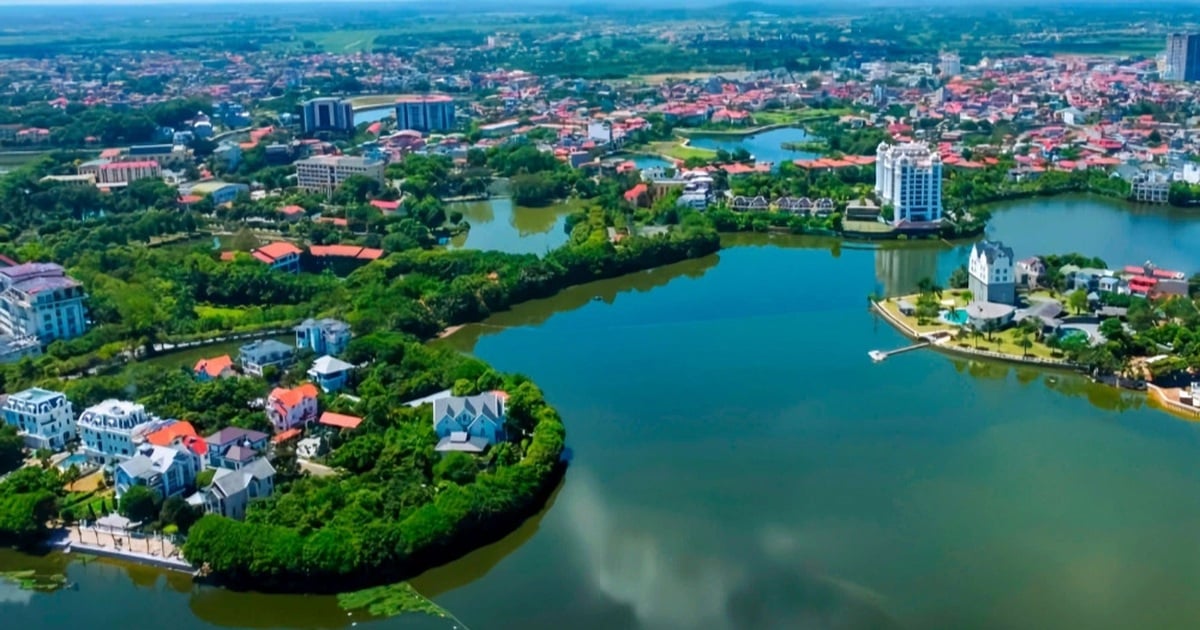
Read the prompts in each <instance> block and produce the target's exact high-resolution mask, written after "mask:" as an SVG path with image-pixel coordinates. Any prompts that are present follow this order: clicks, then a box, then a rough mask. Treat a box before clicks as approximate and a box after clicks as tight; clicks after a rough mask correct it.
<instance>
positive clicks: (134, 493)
mask: <svg viewBox="0 0 1200 630" xmlns="http://www.w3.org/2000/svg"><path fill="white" fill-rule="evenodd" d="M161 509H162V496H160V495H159V494H158V492H157V491H156V490H151V489H150V488H147V487H146V486H133V487H132V488H130V489H128V490H126V491H125V494H123V495H122V496H121V503H120V506H119V507H118V510H119V511H120V512H121V515H122V516H124V517H126V518H128V519H129V520H131V521H136V522H139V523H149V522H150V521H153V520H154V519H155V518H157V517H158V513H159V510H161Z"/></svg>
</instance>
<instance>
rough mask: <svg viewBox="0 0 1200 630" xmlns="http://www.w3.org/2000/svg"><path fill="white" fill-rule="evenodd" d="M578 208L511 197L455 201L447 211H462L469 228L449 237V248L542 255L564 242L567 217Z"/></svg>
mask: <svg viewBox="0 0 1200 630" xmlns="http://www.w3.org/2000/svg"><path fill="white" fill-rule="evenodd" d="M577 209H578V206H576V205H572V204H552V205H549V206H546V207H545V208H526V207H523V206H516V205H514V204H513V201H512V199H509V198H506V197H505V198H493V199H488V200H485V201H469V202H456V203H451V204H447V205H446V212H447V213H450V212H453V211H455V210H457V211H459V212H461V213H463V219H464V220H465V221H467V222H468V223H470V224H471V229H470V230H468V231H467V232H464V233H462V234H459V235H457V236H455V237H453V238H451V239H450V243H449V245H448V246H449V247H450V248H451V249H488V250H498V251H503V252H510V253H513V254H545V253H546V252H548V251H550V250H552V249H554V248H556V247H559V246H560V245H562V244H563V243H566V242H567V239H568V238H570V236H571V235H570V234H567V233H566V231H565V230H566V225H567V217H568V216H569V215H570V214H571V213H572V212H575V211H576V210H577Z"/></svg>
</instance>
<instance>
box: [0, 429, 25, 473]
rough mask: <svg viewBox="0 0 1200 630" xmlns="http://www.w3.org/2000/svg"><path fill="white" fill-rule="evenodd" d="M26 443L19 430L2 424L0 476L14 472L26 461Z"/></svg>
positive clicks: (0, 432)
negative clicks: (18, 432)
mask: <svg viewBox="0 0 1200 630" xmlns="http://www.w3.org/2000/svg"><path fill="white" fill-rule="evenodd" d="M24 447H25V441H24V440H23V439H22V438H21V436H20V435H18V434H17V428H16V427H14V426H11V425H8V424H4V423H0V475H2V474H4V473H6V472H8V471H10V470H14V469H16V468H17V467H19V466H20V465H21V462H22V461H23V460H24V459H25V448H24Z"/></svg>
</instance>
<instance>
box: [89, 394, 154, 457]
mask: <svg viewBox="0 0 1200 630" xmlns="http://www.w3.org/2000/svg"><path fill="white" fill-rule="evenodd" d="M78 428H79V439H80V441H81V442H82V449H81V450H82V452H83V454H84V455H87V457H88V459H89V460H91V461H95V462H99V463H101V464H108V463H115V462H118V461H124V460H126V459H129V458H130V457H133V456H134V454H135V453H136V451H135V447H136V443H137V441H138V440H139V439H140V438H141V437H142V436H143V435H144V434H146V433H147V432H149V431H150V430H152V429H153V428H155V427H154V421H153V419H152V418H151V417H150V416H149V415H148V414H147V413H146V407H145V406H143V405H139V404H136V403H131V402H127V401H124V400H113V399H109V400H106V401H104V402H102V403H100V404H98V405H94V406H92V407H88V408H87V409H85V410H84V411H83V413H82V414H80V415H79V421H78Z"/></svg>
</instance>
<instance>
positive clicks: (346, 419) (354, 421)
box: [317, 411, 362, 431]
mask: <svg viewBox="0 0 1200 630" xmlns="http://www.w3.org/2000/svg"><path fill="white" fill-rule="evenodd" d="M317 424H319V425H321V426H324V427H330V428H333V429H341V430H345V431H352V430H354V429H357V428H358V425H360V424H362V418H359V417H358V416H348V415H346V414H344V413H334V412H332V411H326V412H325V413H323V414H321V419H320V420H318V421H317Z"/></svg>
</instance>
